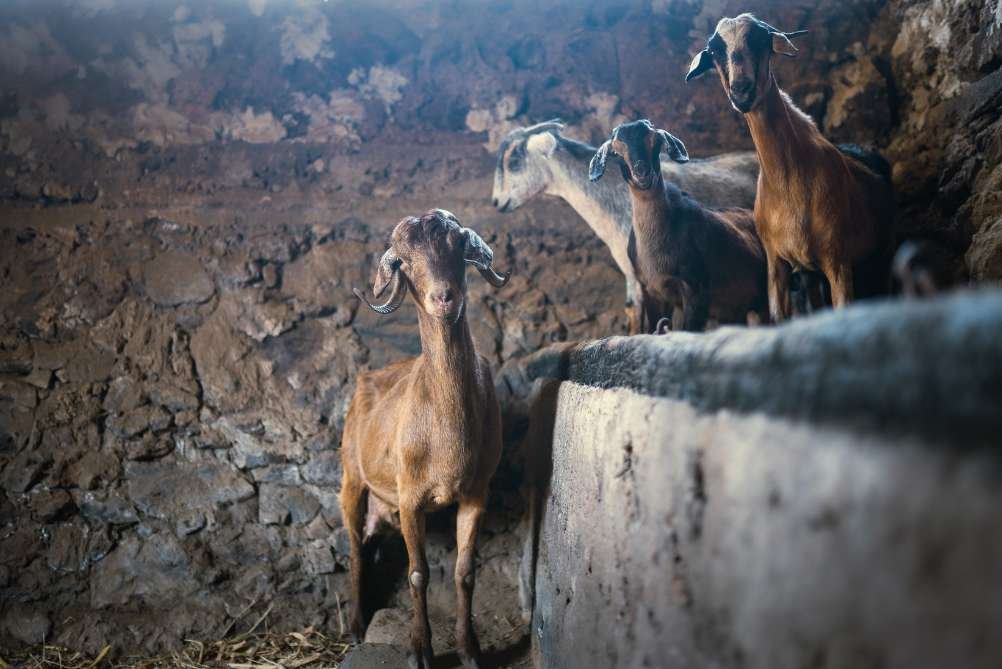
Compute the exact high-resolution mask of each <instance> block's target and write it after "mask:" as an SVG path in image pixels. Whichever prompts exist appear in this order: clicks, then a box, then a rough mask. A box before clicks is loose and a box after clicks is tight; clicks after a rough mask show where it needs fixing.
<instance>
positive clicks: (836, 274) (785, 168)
mask: <svg viewBox="0 0 1002 669" xmlns="http://www.w3.org/2000/svg"><path fill="white" fill-rule="evenodd" d="M805 32H806V31H803V30H801V31H796V32H791V33H784V32H781V31H779V30H776V29H775V28H773V27H772V26H770V25H768V24H766V23H764V22H762V21H760V20H758V19H756V18H755V17H754V16H752V15H751V14H741V15H740V16H738V17H736V18H733V19H731V18H725V19H721V20H720V22H719V23H718V24H717V28H716V30H715V31H714V33H713V35H711V36H710V39H709V40H708V42H707V47H706V48H705V49H704V50H703V51H701V52H700V53H699V54H697V55H696V57H695V58H694V59H693V61H692V65H691V66H690V68H689V73H688V74H687V75H686V81H689V80H691V79H693V78H695V77H698V76H700V75H701V74H703V73H704V72H706V71H708V70H710V69H712V68H714V67H716V69H717V72H718V73H719V74H720V80H721V82H722V83H723V86H724V90H725V91H726V93H727V97H728V98H729V100H730V102H731V105H732V106H733V107H734V108H735V109H736V110H737V111H739V112H741V113H742V114H744V115H745V119H746V120H747V121H748V127H749V129H750V130H751V135H752V139H753V140H754V142H755V150H756V151H757V152H758V157H759V162H760V164H761V168H762V169H761V172H760V173H759V178H758V192H757V194H756V197H755V224H756V228H757V230H758V234H759V237H760V238H761V240H762V244H763V246H764V247H765V253H766V258H767V261H768V266H769V309H770V312H771V315H772V318H773V320H776V321H778V320H782V319H784V318H787V317H789V316H790V314H791V302H790V285H789V284H790V272H791V270H808V271H810V270H818V271H820V272H821V273H823V274H824V276H825V278H826V279H827V281H828V285H829V287H830V289H831V300H832V304H833V305H834V306H835V307H841V306H844V305H845V304H847V303H849V302H850V301H851V300H852V299H853V298H854V297H855V296H856V295H857V294H859V295H860V296H863V295H870V294H879V293H883V292H887V290H888V289H889V286H890V281H889V278H890V275H889V271H890V262H891V253H892V252H893V242H894V240H893V228H892V226H893V218H894V196H893V192H892V189H891V186H890V168H889V166H888V165H887V163H886V162H885V161H884V160H883V158H881V157H880V156H878V155H876V154H874V153H872V152H866V151H863V150H861V149H859V147H854V146H841V147H837V146H835V145H834V144H832V143H831V142H829V141H828V140H827V139H825V138H824V136H822V134H821V133H820V132H819V131H818V129H817V127H816V126H815V125H814V122H813V121H812V120H811V118H810V117H809V116H807V115H806V114H805V113H803V112H802V111H800V110H799V109H797V107H796V106H795V105H794V104H793V102H792V101H791V100H790V98H789V96H787V95H786V93H784V92H783V91H782V90H780V88H779V86H778V84H777V83H776V79H775V77H774V76H773V73H772V70H771V69H770V64H771V60H772V54H774V53H778V54H782V55H785V56H794V55H796V52H797V48H796V47H795V46H793V43H792V42H791V41H790V40H791V39H792V38H795V37H798V36H800V35H802V34H804V33H805Z"/></svg>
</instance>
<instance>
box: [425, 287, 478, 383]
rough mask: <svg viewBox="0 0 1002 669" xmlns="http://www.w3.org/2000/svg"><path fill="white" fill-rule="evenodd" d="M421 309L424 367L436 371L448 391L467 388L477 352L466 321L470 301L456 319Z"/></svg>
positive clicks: (435, 375) (436, 375)
mask: <svg viewBox="0 0 1002 669" xmlns="http://www.w3.org/2000/svg"><path fill="white" fill-rule="evenodd" d="M417 313H418V330H419V331H420V333H421V361H422V367H424V368H426V369H428V370H429V371H431V372H432V375H433V376H434V378H435V380H436V383H435V385H437V386H440V387H442V388H444V389H445V390H446V391H452V390H456V391H458V392H461V393H462V392H464V391H465V390H464V389H465V388H466V387H467V382H468V381H469V378H470V375H471V374H472V373H473V368H474V365H473V363H474V356H475V355H476V349H475V347H474V345H473V337H472V336H471V335H470V327H469V325H468V324H467V322H466V305H465V304H464V305H463V312H462V313H461V314H460V315H459V318H458V319H456V321H455V322H454V323H448V322H446V321H443V320H442V319H439V318H435V317H434V316H430V315H428V314H426V313H425V312H424V311H423V310H422V309H418V310H417Z"/></svg>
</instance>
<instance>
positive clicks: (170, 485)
mask: <svg viewBox="0 0 1002 669" xmlns="http://www.w3.org/2000/svg"><path fill="white" fill-rule="evenodd" d="M125 480H126V490H127V493H128V496H129V498H130V499H131V500H132V501H133V502H134V503H135V505H136V507H137V508H138V509H139V510H140V511H142V512H143V513H144V514H147V515H149V516H153V517H154V518H161V519H164V520H167V519H171V518H174V517H176V516H178V515H181V514H183V513H186V512H189V511H202V512H206V511H211V510H212V509H214V508H216V507H218V506H220V505H223V504H231V503H233V502H238V501H240V500H244V499H247V498H249V497H251V496H253V495H254V488H253V486H251V484H250V483H248V482H247V481H246V480H245V479H244V478H243V477H242V476H240V474H239V473H238V472H237V470H236V469H234V468H233V467H232V466H231V465H229V464H226V463H222V462H212V461H208V462H200V463H193V462H175V461H172V460H157V461H155V462H129V463H126V465H125ZM179 491H183V494H178V493H179Z"/></svg>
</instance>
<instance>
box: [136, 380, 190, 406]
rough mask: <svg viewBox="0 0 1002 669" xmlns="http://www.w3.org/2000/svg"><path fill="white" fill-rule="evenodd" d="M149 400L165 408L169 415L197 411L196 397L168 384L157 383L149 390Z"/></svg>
mask: <svg viewBox="0 0 1002 669" xmlns="http://www.w3.org/2000/svg"><path fill="white" fill-rule="evenodd" d="M148 394H149V397H150V400H151V401H153V402H154V403H156V404H159V405H160V406H162V407H164V408H166V409H167V410H168V411H170V412H171V413H178V412H179V411H197V410H198V397H196V396H195V395H194V394H193V393H190V392H188V391H187V390H182V389H181V388H178V387H176V386H173V385H170V384H168V383H163V382H161V383H157V384H155V385H153V386H152V387H151V388H149V391H148Z"/></svg>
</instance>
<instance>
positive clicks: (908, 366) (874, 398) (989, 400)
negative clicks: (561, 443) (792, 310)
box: [522, 289, 1002, 448]
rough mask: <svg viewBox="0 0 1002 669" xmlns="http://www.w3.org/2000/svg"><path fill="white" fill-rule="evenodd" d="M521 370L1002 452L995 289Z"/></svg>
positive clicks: (635, 342)
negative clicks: (1000, 448) (990, 448)
mask: <svg viewBox="0 0 1002 669" xmlns="http://www.w3.org/2000/svg"><path fill="white" fill-rule="evenodd" d="M522 369H523V370H524V372H523V373H524V374H525V375H526V377H527V380H529V381H531V380H534V379H538V378H552V379H557V380H566V381H574V382H576V383H579V384H583V385H589V386H595V387H600V388H629V389H631V390H635V391H637V392H640V393H643V394H646V395H652V396H659V397H669V398H675V399H680V400H684V401H686V402H688V403H689V404H691V405H693V406H694V407H696V408H697V409H699V410H701V411H707V412H712V411H718V410H721V409H730V410H733V411H738V412H744V413H752V412H764V413H767V414H770V415H776V416H783V417H786V418H790V419H794V420H804V421H809V422H817V423H828V422H832V423H838V424H839V425H840V426H842V427H846V426H850V427H855V428H859V429H864V430H867V431H876V432H880V433H886V434H909V435H913V436H919V437H922V439H923V441H925V442H927V443H935V444H939V445H945V446H964V447H973V446H978V447H995V448H999V447H1002V291H999V290H994V289H989V290H980V291H970V292H960V293H956V294H953V295H949V296H945V297H940V298H936V299H931V300H887V301H876V302H870V303H867V304H857V305H853V306H852V307H850V308H847V309H844V310H842V311H839V312H831V311H829V312H826V313H823V314H819V315H816V316H813V317H811V318H805V319H801V320H797V321H793V322H791V323H788V324H784V325H782V326H779V327H761V328H737V327H727V328H721V329H719V330H716V331H714V332H710V333H705V334H692V333H672V334H669V335H666V336H651V335H643V336H634V337H609V338H606V339H601V340H597V341H594V342H584V343H576V344H558V345H555V346H551V347H548V348H546V349H543V350H542V351H539V352H538V353H535V354H533V355H532V356H529V357H528V358H526V359H525V360H524V361H523V364H522Z"/></svg>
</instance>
